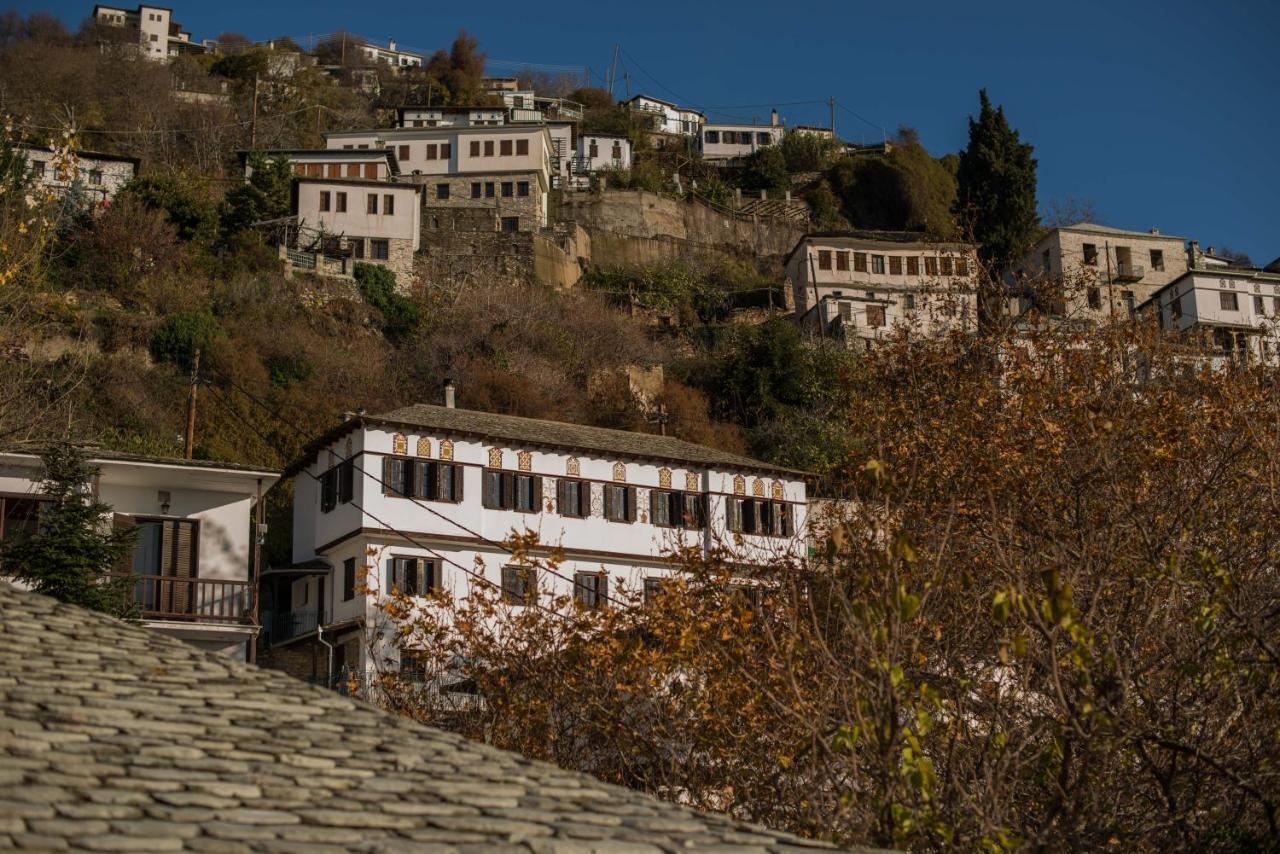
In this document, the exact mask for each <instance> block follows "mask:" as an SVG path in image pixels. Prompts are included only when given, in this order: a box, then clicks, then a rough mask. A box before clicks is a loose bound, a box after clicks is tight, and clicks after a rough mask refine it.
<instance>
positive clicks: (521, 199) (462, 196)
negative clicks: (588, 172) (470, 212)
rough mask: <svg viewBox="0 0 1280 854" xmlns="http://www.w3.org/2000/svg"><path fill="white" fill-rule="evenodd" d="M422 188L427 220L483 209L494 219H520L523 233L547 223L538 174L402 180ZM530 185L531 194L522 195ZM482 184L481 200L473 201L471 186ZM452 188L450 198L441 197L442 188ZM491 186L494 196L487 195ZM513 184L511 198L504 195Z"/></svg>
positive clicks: (421, 177)
mask: <svg viewBox="0 0 1280 854" xmlns="http://www.w3.org/2000/svg"><path fill="white" fill-rule="evenodd" d="M403 180H404V181H406V182H414V183H419V184H422V185H423V188H422V215H423V218H424V220H425V219H426V218H427V217H430V216H432V215H433V214H438V213H439V212H441V211H452V210H460V209H481V210H486V211H490V212H491V213H492V214H493V215H494V217H496V218H498V219H499V220H501V218H503V217H512V216H514V217H518V218H519V220H520V225H519V230H520V231H534V230H536V229H538V228H540V227H542V226H543V225H545V224H546V199H545V194H544V193H543V192H542V190H541V189H540V187H539V184H538V173H536V172H527V173H519V174H516V173H511V174H501V175H412V176H408V177H406V178H404V179H403ZM522 183H523V184H527V185H528V186H529V195H527V196H520V195H517V193H518V192H519V185H520V184H522ZM473 184H479V185H480V198H478V199H477V198H473V197H472V195H471V193H472V185H473ZM445 185H447V186H448V187H449V198H447V199H441V198H439V188H440V187H441V186H445ZM488 185H492V186H493V195H492V196H486V195H485V192H486V189H487V186H488ZM504 185H510V192H511V195H510V196H504V195H502V193H503V186H504Z"/></svg>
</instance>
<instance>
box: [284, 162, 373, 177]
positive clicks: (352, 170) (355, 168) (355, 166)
mask: <svg viewBox="0 0 1280 854" xmlns="http://www.w3.org/2000/svg"><path fill="white" fill-rule="evenodd" d="M298 168H299V169H303V168H304V167H303V166H302V165H301V164H299V165H298ZM347 177H348V178H359V177H360V164H359V163H348V164H347Z"/></svg>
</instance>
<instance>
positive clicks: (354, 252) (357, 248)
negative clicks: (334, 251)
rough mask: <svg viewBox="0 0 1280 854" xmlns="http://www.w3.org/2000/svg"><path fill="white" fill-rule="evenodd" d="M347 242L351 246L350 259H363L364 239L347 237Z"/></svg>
mask: <svg viewBox="0 0 1280 854" xmlns="http://www.w3.org/2000/svg"><path fill="white" fill-rule="evenodd" d="M347 241H348V242H349V243H350V244H351V257H352V258H363V257H364V238H363V237H349V238H347Z"/></svg>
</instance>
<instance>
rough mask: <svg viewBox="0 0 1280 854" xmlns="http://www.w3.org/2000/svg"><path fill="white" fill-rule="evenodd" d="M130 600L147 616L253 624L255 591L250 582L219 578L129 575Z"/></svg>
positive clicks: (121, 575) (127, 590) (128, 589)
mask: <svg viewBox="0 0 1280 854" xmlns="http://www.w3.org/2000/svg"><path fill="white" fill-rule="evenodd" d="M115 577H117V578H132V579H133V580H134V583H133V584H132V585H128V586H127V587H126V593H125V595H126V598H127V603H128V604H129V605H131V606H134V607H136V608H137V609H138V612H139V613H140V614H141V616H142V618H143V619H160V620H190V621H193V622H207V623H242V624H247V623H252V622H253V590H252V588H251V587H250V586H249V582H247V581H229V580H223V579H219V578H180V577H176V576H168V575H132V576H131V575H127V574H120V575H117V576H115Z"/></svg>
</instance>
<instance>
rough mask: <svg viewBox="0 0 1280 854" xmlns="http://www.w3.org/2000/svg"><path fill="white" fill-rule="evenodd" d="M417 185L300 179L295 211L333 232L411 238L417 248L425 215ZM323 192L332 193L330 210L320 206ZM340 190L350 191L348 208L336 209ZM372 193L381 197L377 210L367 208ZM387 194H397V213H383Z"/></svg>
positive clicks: (318, 226) (360, 235) (312, 224)
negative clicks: (322, 208)
mask: <svg viewBox="0 0 1280 854" xmlns="http://www.w3.org/2000/svg"><path fill="white" fill-rule="evenodd" d="M418 189H419V188H418V186H417V185H415V184H344V183H339V182H333V183H330V182H327V181H323V180H321V179H313V180H310V181H300V182H299V183H298V209H297V211H296V213H297V214H298V217H299V218H300V219H301V220H302V221H303V223H305V224H306V225H309V226H311V227H313V228H323V229H324V230H326V231H328V232H330V233H332V234H349V235H352V236H356V237H375V238H387V239H399V240H408V241H411V242H412V245H413V249H414V251H417V249H418V242H419V238H420V236H421V228H420V223H421V219H422V208H421V206H420V205H419V203H418V198H419V197H418ZM321 192H328V193H329V194H330V202H329V210H328V211H322V210H320V193H321ZM338 193H346V194H347V209H346V211H345V212H339V211H337V210H335V209H334V208H336V202H335V198H336V195H337V194H338ZM370 194H373V195H376V196H377V197H378V212H377V213H376V214H370V213H367V212H366V211H367V210H368V207H367V199H366V197H367V196H369V195H370ZM387 195H392V196H394V197H395V213H394V214H392V215H390V216H388V215H387V214H386V213H384V211H385V209H386V204H385V197H386V196H387Z"/></svg>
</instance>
